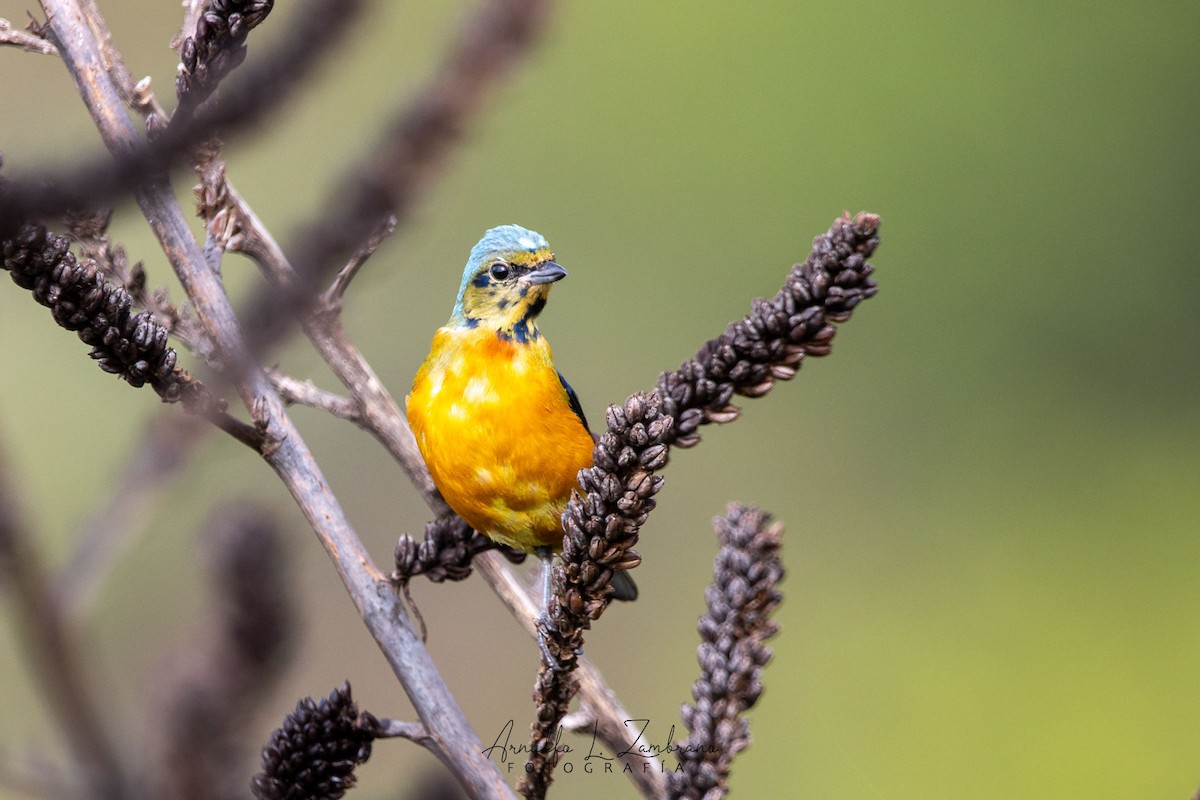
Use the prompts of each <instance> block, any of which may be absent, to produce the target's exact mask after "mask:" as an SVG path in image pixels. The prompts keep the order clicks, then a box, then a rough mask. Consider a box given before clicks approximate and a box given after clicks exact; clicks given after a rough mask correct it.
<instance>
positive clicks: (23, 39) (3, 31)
mask: <svg viewBox="0 0 1200 800" xmlns="http://www.w3.org/2000/svg"><path fill="white" fill-rule="evenodd" d="M3 44H7V45H11V46H13V47H19V48H21V49H22V50H24V51H25V52H27V53H41V54H42V55H47V56H53V55H58V48H57V47H55V46H54V45H53V44H52V43H51V42H48V41H46V40H45V39H43V38H42V37H40V36H38V35H37V34H34V33H30V32H29V31H22V30H18V29H16V28H14V27H13V26H12V23H11V22H9V21H8V20H6V19H0V45H3Z"/></svg>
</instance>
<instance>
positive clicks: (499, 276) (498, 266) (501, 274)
mask: <svg viewBox="0 0 1200 800" xmlns="http://www.w3.org/2000/svg"><path fill="white" fill-rule="evenodd" d="M510 272H511V270H509V268H508V264H505V263H504V262H503V261H497V262H496V263H495V264H492V269H491V273H492V277H493V278H495V279H496V280H498V281H502V280H504V279H506V278H507V277H508V276H509V273H510Z"/></svg>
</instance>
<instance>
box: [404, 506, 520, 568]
mask: <svg viewBox="0 0 1200 800" xmlns="http://www.w3.org/2000/svg"><path fill="white" fill-rule="evenodd" d="M487 550H500V551H501V552H502V553H504V556H505V558H507V559H508V560H509V561H511V562H512V563H514V564H520V563H521V562H522V561H524V560H525V553H522V552H520V551H519V550H513V549H512V548H510V547H504V546H503V545H499V544H497V543H495V542H493V541H492V540H491V539H489V538H488V537H486V536H484V535H483V534H481V533H479V532H477V531H475V530H472V529H471V526H470V525H468V524H467V523H466V522H464V521H463V519H462V517H458V516H449V517H439V518H438V519H435V520H432V521H430V522H427V523H426V524H425V538H424V539H422V540H421V542H420V544H418V543H417V541H416V540H415V539H413V538H412V537H411V536H408V535H407V534H405V535H403V536H401V537H400V538H399V540H398V541H397V542H396V552H395V560H396V570H395V572H393V573H392V580H393V581H394V582H396V583H404V582H406V581H408V580H410V579H411V578H413V577H414V576H416V575H424V576H425V577H426V578H428V579H429V580H431V581H433V582H434V583H441V582H442V581H461V580H464V579H466V578H467V576H469V575H470V574H471V562H472V561H473V560H474V558H475V556H477V555H479V554H480V553H483V552H485V551H487Z"/></svg>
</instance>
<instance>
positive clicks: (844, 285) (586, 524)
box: [518, 213, 879, 798]
mask: <svg viewBox="0 0 1200 800" xmlns="http://www.w3.org/2000/svg"><path fill="white" fill-rule="evenodd" d="M878 231H879V217H878V216H876V215H874V214H868V213H861V214H859V215H857V216H856V217H853V218H851V217H850V216H849V215H844V216H843V217H841V218H839V219H837V220H835V221H834V223H833V226H832V227H831V228H830V229H829V231H828V232H827V233H824V234H822V235H820V236H818V237H816V238H815V239H814V240H813V247H812V251H811V253H810V254H809V256H808V258H807V259H806V260H805V261H804V262H803V263H802V264H797V265H795V266H794V267H793V268H792V271H791V273H790V274H789V275H788V277H787V280H786V282H785V283H784V286H783V288H781V289H780V290H779V292H778V293H777V294H776V295H775V297H774V298H772V299H771V300H757V301H755V302H754V303H753V305H752V307H751V313H750V314H749V315H748V316H746V317H745V318H744V319H742V320H739V321H737V322H734V323H731V324H730V325H729V327H728V328H726V330H725V332H724V333H723V334H722V335H721V336H718V337H717V338H715V339H712V340H710V341H708V342H706V343H705V344H704V346H703V347H701V348H700V350H699V352H698V353H697V354H696V356H695V357H694V358H692V359H689V360H688V361H685V362H684V363H683V364H682V365H681V366H680V368H679V369H678V370H675V371H673V372H666V373H663V375H662V376H661V377H660V378H659V381H658V386H657V387H656V388H655V390H654V391H653V392H652V393H650V394H640V393H639V394H635V395H633V396H631V397H630V398H629V399H628V400H627V401H626V402H625V404H624V406H611V407H610V408H609V409H608V417H607V422H608V430H607V431H605V433H604V434H603V435H602V436H601V437H600V440H599V441H598V442H597V444H596V448H595V452H594V459H595V464H594V465H593V466H592V467H589V468H588V469H585V470H582V471H581V472H580V473H579V478H580V485H581V486H582V488H583V490H584V492H586V494H584V495H578V494H576V495H575V496H573V497H572V498H571V502H570V503H569V504H568V505H567V510H566V512H565V513H564V515H563V527H564V529H565V530H566V537H565V542H564V546H563V552H562V560H563V568H562V569H556V570H555V571H554V595H555V597H554V599H552V601H551V603H550V606H549V608H548V609H547V617H548V619H549V624H548V625H544V626H543V627H542V630H541V634H542V639H543V642H544V644H545V647H546V650H547V651H548V652H549V654H550V655H551V656H553V657H554V658H555V659H556V660H557V665H548V664H545V663H543V665H542V668H541V670H540V671H539V673H538V679H537V683H536V684H535V685H534V702H535V703H536V704H537V707H538V711H537V719H536V721H535V722H534V724H533V730H532V733H531V736H530V750H531V752H532V753H533V755H532V756H531V757H530V762H529V764H530V766H529V769H528V770H527V771H526V774H525V775H524V776H523V777H522V779H521V782H520V784H519V785H518V790H519V791H521V792H523V793H524V794H525V795H526V796H528V797H535V798H536V797H543V796H545V792H546V789H547V787H548V786H549V784H550V780H551V776H552V773H553V767H554V762H555V759H556V751H555V749H554V748H553V747H552V746H551V745H552V743H553V741H554V737H555V734H556V731H557V727H558V724H559V721H560V720H561V719H562V717H563V715H564V714H566V711H567V705H568V703H569V702H570V699H571V697H572V696H573V695H574V692H575V688H574V684H573V682H572V679H571V671H572V670H573V669H574V666H575V662H576V659H577V655H578V653H579V652H580V650H581V649H582V647H583V632H584V631H585V630H587V629H588V628H589V627H590V626H591V623H592V621H593V620H595V619H597V618H599V616H600V615H601V614H602V613H604V609H605V608H606V607H607V606H608V602H609V600H610V598H611V594H612V589H611V581H612V575H613V571H614V570H615V569H619V568H623V567H628V566H631V565H636V564H637V562H638V561H639V560H640V558H639V557H638V555H637V553H636V552H635V551H634V550H632V548H633V546H634V545H635V544H636V543H637V539H638V533H639V531H640V529H641V526H642V524H643V523H644V522H645V520H646V517H647V515H648V514H649V513H650V511H651V510H653V508H654V504H655V501H654V495H655V494H657V493H658V491H659V489H660V488H661V487H662V478H661V477H659V476H658V475H656V474H655V472H657V471H658V470H660V469H662V468H663V467H664V466H666V464H667V460H668V458H669V455H670V446H671V445H678V446H680V447H692V446H694V445H695V444H697V443H698V442H699V441H700V435H699V432H698V431H699V427H700V426H701V425H704V424H708V423H712V422H718V423H724V422H730V421H732V420H734V419H736V418H737V416H738V414H739V413H740V409H739V408H738V407H737V406H735V405H733V403H732V402H731V400H732V398H733V396H734V395H735V394H741V395H743V396H745V397H760V396H762V395H764V394H766V393H767V392H768V391H769V390H770V389H771V387H772V386H773V385H774V383H775V381H776V380H787V379H788V378H791V377H792V376H793V375H795V373H796V371H797V370H798V369H799V368H800V364H801V361H802V359H803V358H804V357H805V356H806V355H809V356H823V355H827V354H828V353H829V352H830V347H831V344H830V343H831V341H832V339H833V336H834V333H835V327H834V325H835V324H836V323H841V322H845V321H846V320H848V319H849V318H850V315H851V313H852V311H853V309H854V308H855V307H856V306H857V305H858V304H859V303H860V302H862V301H863V300H865V299H867V298H870V297H872V296H874V294H875V292H876V286H875V281H874V280H873V279H872V278H871V274H872V273H873V272H874V268H873V267H872V266H871V265H870V264H869V263H867V259H868V258H869V257H870V256H871V254H872V253H873V252H874V251H875V248H876V247H877V246H878V244H879V237H878Z"/></svg>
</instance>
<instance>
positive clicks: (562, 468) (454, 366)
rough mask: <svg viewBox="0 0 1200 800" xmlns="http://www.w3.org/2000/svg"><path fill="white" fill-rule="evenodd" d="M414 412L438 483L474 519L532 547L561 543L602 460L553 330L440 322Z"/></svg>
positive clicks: (411, 406) (411, 405) (488, 530)
mask: <svg viewBox="0 0 1200 800" xmlns="http://www.w3.org/2000/svg"><path fill="white" fill-rule="evenodd" d="M408 421H409V424H410V425H411V426H412V430H413V434H414V435H415V436H416V439H417V445H418V447H419V448H420V450H421V455H422V456H423V457H424V458H425V463H426V464H427V465H428V467H429V472H430V474H431V475H432V477H433V481H434V483H435V484H436V485H437V487H438V489H439V490H440V491H441V493H442V496H443V497H444V498H445V499H446V502H447V503H449V504H450V507H451V508H453V509H454V511H455V512H456V513H457V514H458V515H459V516H461V517H462V518H463V519H464V520H466V521H467V523H469V524H470V525H471V527H473V528H475V529H476V530H478V531H480V532H481V533H484V534H486V535H488V536H490V537H491V538H493V539H496V540H498V541H500V542H503V543H504V544H507V545H510V546H513V547H517V548H519V549H521V550H525V551H530V550H532V549H533V548H535V547H540V546H546V545H549V546H551V547H553V548H554V549H558V548H559V547H560V546H561V544H562V522H561V517H562V512H563V509H564V508H565V507H566V504H567V501H568V500H569V499H570V494H571V489H573V488H576V487H577V485H578V484H577V482H576V475H577V474H578V472H579V470H580V469H582V468H583V467H586V466H589V465H590V464H591V463H592V438H591V435H590V434H589V433H588V432H587V429H586V428H585V427H584V425H583V423H582V421H581V420H580V419H579V417H578V416H577V415H576V414H575V413H574V412H573V411H572V410H571V406H570V401H569V399H568V397H567V392H566V389H564V388H563V385H562V383H561V381H560V380H559V377H558V373H557V371H556V370H555V368H554V363H553V359H552V356H551V352H550V346H549V345H548V344H547V343H546V341H545V339H542V338H538V339H535V340H532V341H527V342H522V343H517V342H512V341H505V340H502V339H500V338H498V337H497V336H496V334H495V333H493V332H490V331H481V330H478V329H466V330H460V329H456V328H441V329H439V330H438V332H437V333H436V334H435V335H434V339H433V347H432V349H431V351H430V354H429V357H428V358H427V359H426V361H425V363H424V364H423V365H422V366H421V369H420V371H419V372H418V373H417V376H416V378H415V380H414V381H413V388H412V393H411V394H410V395H409V397H408Z"/></svg>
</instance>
